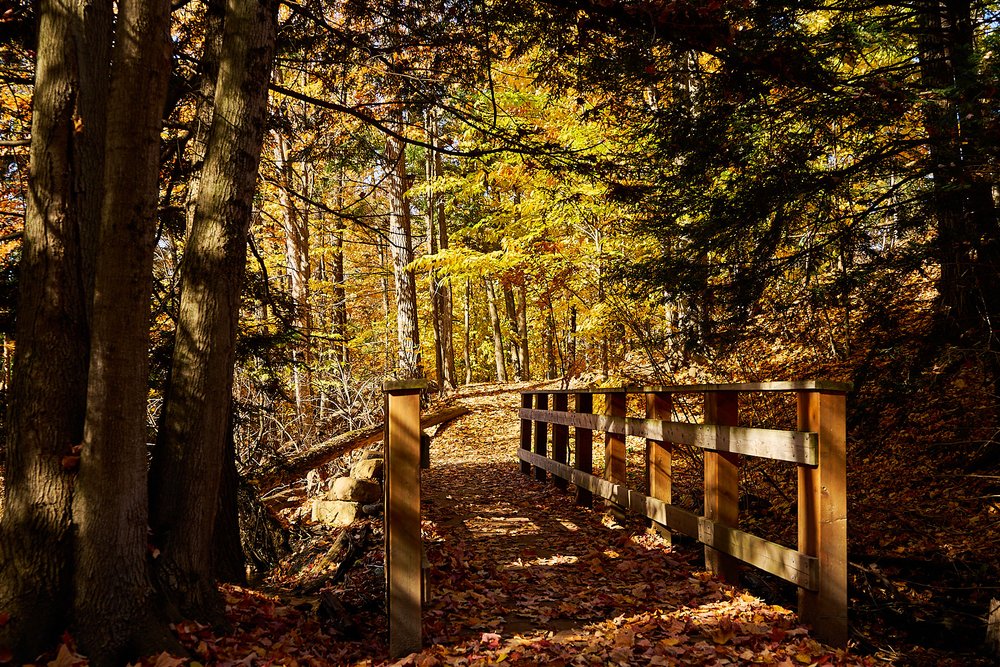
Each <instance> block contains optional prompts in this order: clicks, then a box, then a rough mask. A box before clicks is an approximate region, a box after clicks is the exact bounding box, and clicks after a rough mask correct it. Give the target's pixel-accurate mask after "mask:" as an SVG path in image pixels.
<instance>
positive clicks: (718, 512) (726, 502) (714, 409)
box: [704, 391, 740, 584]
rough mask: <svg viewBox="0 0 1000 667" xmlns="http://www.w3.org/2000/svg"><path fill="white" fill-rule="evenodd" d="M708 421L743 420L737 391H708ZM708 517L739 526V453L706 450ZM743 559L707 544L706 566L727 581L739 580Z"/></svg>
mask: <svg viewBox="0 0 1000 667" xmlns="http://www.w3.org/2000/svg"><path fill="white" fill-rule="evenodd" d="M705 423H706V424H717V425H719V426H737V425H738V424H739V399H738V395H737V393H736V392H721V391H720V392H706V393H705ZM704 456H705V518H707V519H711V520H712V521H715V522H716V523H720V524H722V525H724V526H730V527H733V528H738V527H739V518H740V516H739V513H740V504H739V503H740V489H739V483H740V475H739V454H730V453H725V452H713V451H709V450H705V454H704ZM738 565H739V561H738V560H737V559H735V558H733V557H732V556H730V555H728V554H724V553H722V552H719V551H716V550H715V549H713V548H711V547H708V546H706V547H705V567H707V568H708V569H709V570H710V571H711V572H714V573H715V574H716V575H717V576H718V577H719V578H720V579H722V580H723V581H725V582H727V583H731V584H735V583H738V582H739V567H738Z"/></svg>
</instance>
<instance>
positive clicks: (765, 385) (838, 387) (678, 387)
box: [521, 380, 854, 394]
mask: <svg viewBox="0 0 1000 667" xmlns="http://www.w3.org/2000/svg"><path fill="white" fill-rule="evenodd" d="M853 388H854V385H853V384H852V383H850V382H838V381H835V380H791V381H778V382H735V383H726V384H670V385H654V386H639V385H625V386H622V387H600V388H595V389H587V390H586V391H587V392H589V393H591V394H614V393H617V392H621V391H624V392H627V393H629V394H645V393H648V392H663V393H669V394H683V393H688V394H700V393H703V392H706V391H735V392H752V391H777V392H781V391H788V392H792V391H828V392H838V391H839V392H845V393H846V392H849V391H851V390H852V389H853ZM580 391H581V390H580V389H546V390H544V393H547V394H559V393H563V394H577V393H580ZM521 393H523V394H536V393H542V392H535V391H527V392H521Z"/></svg>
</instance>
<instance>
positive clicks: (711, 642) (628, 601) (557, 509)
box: [404, 392, 865, 665]
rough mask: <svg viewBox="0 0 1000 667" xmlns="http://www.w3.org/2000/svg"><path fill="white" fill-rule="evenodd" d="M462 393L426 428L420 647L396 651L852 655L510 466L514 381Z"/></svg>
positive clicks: (529, 657)
mask: <svg viewBox="0 0 1000 667" xmlns="http://www.w3.org/2000/svg"><path fill="white" fill-rule="evenodd" d="M463 402H464V403H466V404H468V405H470V407H472V408H473V413H472V414H469V415H467V416H465V417H462V418H460V419H458V420H456V421H455V422H453V423H451V424H449V425H448V426H447V427H446V428H443V429H442V430H441V431H440V432H439V433H438V434H437V435H436V436H435V437H434V439H433V444H432V448H431V462H432V465H431V468H430V469H429V470H426V471H424V474H423V482H422V487H423V497H424V506H423V513H424V531H425V544H426V547H427V554H428V559H429V561H430V564H431V570H430V575H429V576H430V582H431V587H432V595H433V597H432V600H431V602H430V604H429V605H427V607H425V615H424V626H425V642H426V643H427V644H428V645H430V644H433V646H430V647H429V648H428V649H426V650H425V651H424V652H423V653H421V654H419V655H417V656H411V657H410V658H408V659H407V660H406V661H404V662H406V663H413V664H421V665H433V664H439V663H445V664H493V663H496V662H501V661H507V660H509V661H510V662H511V663H512V664H518V663H521V664H540V663H541V664H550V665H551V664H555V665H559V664H564V665H565V664H570V663H572V664H594V665H598V664H600V665H605V664H619V665H672V664H720V665H721V664H740V663H755V664H776V665H782V664H783V665H791V664H795V665H808V664H865V661H864V660H861V659H857V658H851V657H846V656H845V655H844V654H843V653H842V652H838V651H834V650H832V649H829V648H828V647H824V646H822V645H820V644H818V643H817V642H815V641H813V640H812V639H811V638H810V637H809V635H808V633H807V631H806V630H805V629H804V628H802V627H800V626H798V625H797V621H796V619H795V617H794V615H793V614H792V613H791V612H789V611H788V610H786V609H783V608H781V607H776V606H770V605H766V604H764V603H763V602H761V601H760V600H758V599H756V598H754V597H752V596H750V595H749V594H746V593H744V592H742V591H740V590H734V589H732V588H731V587H728V586H725V585H722V584H720V583H719V582H717V581H715V580H714V579H713V578H712V577H711V576H710V575H708V574H707V573H705V572H702V571H699V568H700V565H697V564H696V563H695V564H693V563H692V561H693V560H694V558H695V555H694V554H696V553H697V552H696V551H692V550H687V551H686V552H683V553H682V552H675V551H672V550H671V549H670V548H669V547H668V546H667V545H666V544H665V543H664V542H663V541H662V540H660V539H659V538H658V537H656V536H654V535H651V534H649V533H648V532H647V531H646V530H645V529H644V528H643V527H642V525H641V524H640V523H639V522H638V521H633V522H627V523H626V525H618V524H615V523H614V522H613V521H612V520H611V519H609V518H608V517H606V516H604V515H603V513H602V512H600V510H599V509H597V510H594V511H591V510H586V509H581V508H578V507H576V506H575V505H574V502H573V496H572V493H571V492H561V491H558V490H556V489H555V488H554V487H553V486H552V484H551V483H545V484H542V483H540V482H537V481H535V480H534V478H533V477H529V476H526V475H522V474H521V473H520V469H519V464H518V462H517V458H516V450H517V442H518V420H517V417H516V415H517V407H518V405H519V396H518V394H517V393H516V392H508V393H492V394H486V395H480V396H467V397H464V398H463ZM598 502H599V501H598ZM597 507H599V505H597Z"/></svg>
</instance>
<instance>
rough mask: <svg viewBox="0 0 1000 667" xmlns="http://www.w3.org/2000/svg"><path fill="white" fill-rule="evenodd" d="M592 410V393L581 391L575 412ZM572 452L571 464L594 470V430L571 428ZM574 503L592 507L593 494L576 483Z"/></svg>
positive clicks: (579, 468)
mask: <svg viewBox="0 0 1000 667" xmlns="http://www.w3.org/2000/svg"><path fill="white" fill-rule="evenodd" d="M593 411H594V397H593V395H592V394H587V393H581V394H577V395H576V412H577V414H578V415H584V414H587V413H590V412H593ZM573 440H574V443H573V444H574V452H575V455H574V457H573V464H574V466H575V467H576V469H577V470H579V471H580V472H583V473H586V474H588V475H591V474H593V472H594V432H593V431H592V430H590V429H588V428H585V427H583V426H577V427H576V428H575V429H574V430H573ZM576 504H577V505H579V506H580V507H593V506H594V494H593V493H591V492H590V490H589V489H586V488H584V487H581V486H579V485H577V487H576Z"/></svg>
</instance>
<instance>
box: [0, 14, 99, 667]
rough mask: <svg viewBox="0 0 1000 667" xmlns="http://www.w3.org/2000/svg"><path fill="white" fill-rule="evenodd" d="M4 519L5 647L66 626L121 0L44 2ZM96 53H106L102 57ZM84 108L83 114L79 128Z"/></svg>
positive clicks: (19, 652) (32, 645) (0, 598)
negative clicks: (111, 62)
mask: <svg viewBox="0 0 1000 667" xmlns="http://www.w3.org/2000/svg"><path fill="white" fill-rule="evenodd" d="M39 18H40V25H39V36H38V40H39V41H38V59H37V63H36V72H37V76H36V80H35V94H34V98H33V111H34V113H33V114H32V127H31V136H32V143H31V160H30V174H29V188H28V201H27V215H26V219H25V228H24V239H23V246H22V259H21V264H20V289H21V292H20V298H19V309H18V317H17V329H16V341H17V345H16V348H15V351H14V373H13V378H12V382H11V386H10V404H9V410H10V412H9V416H8V427H7V444H6V480H5V481H6V484H5V498H4V513H3V520H2V522H0V610H4V611H5V612H7V613H8V614H10V618H9V620H8V621H7V622H6V623H5V624H2V625H0V653H6V652H7V651H10V653H11V655H12V656H13V658H14V660H15V661H16V662H22V661H29V660H32V659H34V658H35V657H36V656H37V655H38V654H39V653H40V652H42V650H43V649H44V648H46V647H47V645H49V644H50V643H51V642H52V641H53V640H54V639H55V638H56V637H57V636H58V634H59V632H60V631H61V630H62V629H63V628H64V627H65V626H66V623H67V620H68V617H67V612H68V611H69V607H70V605H69V604H68V602H69V600H70V599H71V581H70V579H69V574H70V570H69V568H68V563H69V562H70V560H71V558H72V554H71V551H70V548H71V545H70V522H71V518H70V509H71V498H72V495H71V494H72V487H73V477H74V474H75V473H74V467H75V466H74V465H73V461H74V460H75V459H74V458H73V457H74V456H75V452H74V451H73V446H74V445H77V444H79V443H80V441H81V440H82V438H83V421H84V414H85V409H86V391H87V389H86V388H87V356H88V349H89V343H88V326H87V309H88V307H87V304H88V286H90V285H92V276H91V274H90V271H91V270H92V267H93V261H92V259H90V258H88V257H87V256H86V252H85V251H84V250H83V249H84V248H87V249H90V250H96V248H97V242H96V225H95V221H96V220H97V216H96V214H95V213H94V212H95V211H97V210H99V208H100V201H101V184H100V181H101V165H102V163H103V162H102V155H103V151H104V146H103V143H104V135H103V127H104V110H103V108H102V106H101V105H102V104H103V103H104V102H105V101H106V97H105V95H104V92H103V91H104V90H105V89H106V87H107V84H106V77H107V58H106V57H105V58H103V59H102V57H101V54H102V53H103V54H107V53H108V51H109V47H110V43H111V40H110V29H111V7H110V3H99V2H95V3H91V2H84V1H78V2H69V3H52V2H42V3H41V4H40V7H39ZM90 59H94V60H96V61H99V62H96V63H95V62H92V61H91V60H90ZM74 119H79V121H81V122H82V131H76V128H75V127H74Z"/></svg>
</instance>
